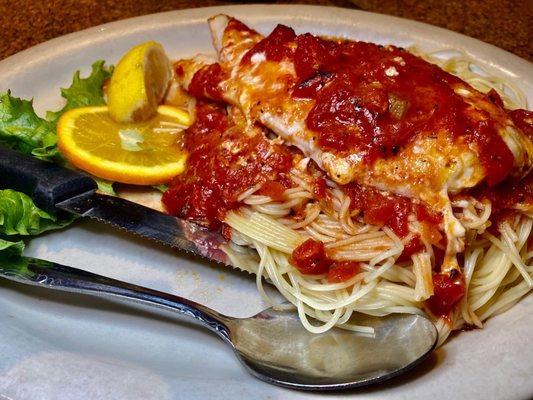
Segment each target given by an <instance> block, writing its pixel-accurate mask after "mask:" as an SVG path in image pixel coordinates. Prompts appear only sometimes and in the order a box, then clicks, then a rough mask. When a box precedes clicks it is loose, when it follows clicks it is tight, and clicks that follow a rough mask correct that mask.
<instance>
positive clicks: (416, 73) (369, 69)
mask: <svg viewBox="0 0 533 400" xmlns="http://www.w3.org/2000/svg"><path fill="white" fill-rule="evenodd" d="M257 53H262V54H264V56H265V58H266V59H268V60H271V61H275V62H278V61H281V60H288V61H292V62H293V64H294V69H295V72H296V75H297V77H296V82H295V83H294V87H293V89H292V96H293V97H294V98H297V99H309V100H313V102H314V103H313V104H314V105H313V107H312V109H311V111H310V113H309V114H308V116H307V119H306V123H307V126H308V128H309V129H311V130H313V131H315V132H316V133H317V144H318V146H319V147H321V148H322V149H323V150H325V151H330V152H338V153H346V154H349V153H354V152H357V153H358V154H361V155H362V156H363V159H364V160H365V161H366V162H368V163H372V162H373V161H375V160H376V159H378V158H384V157H390V156H394V155H396V154H397V153H398V152H399V151H400V150H401V148H402V147H403V146H405V145H406V144H408V143H409V142H410V141H411V140H413V139H414V138H415V137H416V136H418V135H419V134H425V135H432V134H434V133H435V132H439V131H445V132H448V133H449V134H450V135H451V136H452V137H453V138H457V137H463V138H464V140H465V141H467V142H474V143H476V144H477V146H478V149H479V154H480V161H481V163H482V165H483V166H484V168H485V170H486V172H487V174H486V182H487V183H488V184H489V185H491V186H493V185H495V184H497V183H498V182H501V181H502V180H503V179H505V177H506V176H507V175H508V174H509V172H510V170H511V168H512V167H513V162H514V158H513V154H512V153H511V151H510V150H509V149H508V147H507V146H506V145H505V143H504V142H503V140H502V139H501V137H500V136H499V134H498V132H497V130H496V128H495V126H494V125H493V123H492V121H491V119H490V118H489V115H488V114H487V113H485V112H484V111H479V110H478V112H479V114H480V115H481V118H478V117H476V118H472V117H471V116H470V115H469V110H468V108H469V105H468V104H467V103H466V102H465V101H464V100H463V98H462V97H461V96H459V95H458V94H456V93H455V92H454V89H453V86H454V85H455V84H459V85H461V86H463V85H464V82H463V81H461V80H460V79H459V78H457V77H455V76H453V75H451V74H449V73H447V72H445V71H443V70H442V69H440V68H439V67H437V66H436V65H433V64H431V63H429V62H427V61H425V60H423V59H422V58H420V57H417V56H415V55H413V54H411V53H409V52H407V51H405V50H403V49H400V48H397V47H394V46H386V47H384V46H380V45H377V44H373V43H366V42H355V41H340V40H325V39H322V38H318V37H316V36H313V35H311V34H303V35H299V36H297V35H296V34H295V33H294V31H293V30H292V29H291V28H288V27H285V26H282V25H278V26H277V27H276V29H274V31H273V32H272V33H271V34H270V35H269V36H267V37H266V38H265V39H263V40H262V41H260V42H259V43H257V44H256V45H255V46H254V47H253V48H252V49H251V50H250V51H249V52H248V53H247V54H246V55H245V56H244V57H243V59H242V61H241V63H246V62H250V60H251V57H252V56H253V55H254V54H257ZM472 90H473V89H472Z"/></svg>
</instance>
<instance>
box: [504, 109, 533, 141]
mask: <svg viewBox="0 0 533 400" xmlns="http://www.w3.org/2000/svg"><path fill="white" fill-rule="evenodd" d="M508 114H509V116H510V117H511V119H512V120H513V122H514V124H515V125H516V126H517V127H518V128H520V129H521V130H522V132H524V133H525V134H526V135H527V137H529V138H530V139H531V140H533V111H528V110H522V109H518V110H513V111H509V112H508Z"/></svg>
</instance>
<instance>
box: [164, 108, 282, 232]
mask: <svg viewBox="0 0 533 400" xmlns="http://www.w3.org/2000/svg"><path fill="white" fill-rule="evenodd" d="M185 149H186V151H187V152H188V160H187V169H186V170H185V171H184V172H183V173H182V174H181V175H178V176H177V177H176V178H174V179H173V181H172V182H171V184H170V186H169V189H168V190H167V191H166V192H165V193H164V194H163V204H164V205H165V207H166V208H167V211H168V212H169V213H170V214H172V215H176V216H179V217H181V218H185V219H188V220H193V221H195V222H197V223H200V224H202V225H204V226H207V227H208V228H210V229H219V228H220V227H221V222H220V221H221V220H223V219H224V216H225V214H226V212H227V211H228V210H231V209H235V208H237V207H239V205H240V203H239V202H238V201H237V198H238V196H239V195H240V194H241V193H243V192H244V191H245V190H247V189H249V188H250V187H252V186H254V185H257V184H258V183H265V182H267V181H280V182H286V181H287V180H286V179H284V175H285V174H286V173H287V172H288V171H289V169H290V168H291V166H292V154H291V153H290V151H289V150H288V149H287V148H286V147H284V146H281V145H279V144H272V143H271V142H270V141H269V140H267V139H266V138H265V137H264V136H263V135H260V134H257V135H255V136H253V137H248V136H247V135H246V134H244V133H243V132H242V131H240V130H238V129H235V128H232V126H231V123H230V121H229V119H228V116H227V114H226V111H225V109H224V108H223V107H220V106H217V105H215V104H207V103H202V102H199V103H198V105H197V107H196V119H195V122H194V124H193V125H192V126H191V127H190V128H189V129H187V131H186V132H185ZM275 189H276V190H278V191H279V190H280V189H279V187H276V188H275ZM271 190H272V189H271Z"/></svg>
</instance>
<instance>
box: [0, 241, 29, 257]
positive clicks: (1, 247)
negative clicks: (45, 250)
mask: <svg viewBox="0 0 533 400" xmlns="http://www.w3.org/2000/svg"><path fill="white" fill-rule="evenodd" d="M23 251H24V242H23V241H22V240H19V241H18V242H11V241H9V240H5V239H2V238H0V256H7V257H13V256H15V257H16V256H20V255H22V252H23Z"/></svg>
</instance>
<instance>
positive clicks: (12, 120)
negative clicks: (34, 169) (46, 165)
mask: <svg viewBox="0 0 533 400" xmlns="http://www.w3.org/2000/svg"><path fill="white" fill-rule="evenodd" d="M0 144H1V145H3V146H6V147H9V148H12V149H15V150H18V151H20V152H22V153H25V154H31V155H33V156H35V157H37V158H40V159H43V160H47V161H52V160H54V159H56V158H58V156H59V152H58V150H57V136H56V130H55V125H54V124H53V123H52V122H50V121H47V120H45V119H43V118H41V117H39V116H38V115H37V114H36V113H35V110H34V109H33V104H32V101H31V100H22V99H19V98H16V97H13V96H11V93H10V92H9V91H8V92H7V93H1V94H0Z"/></svg>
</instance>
